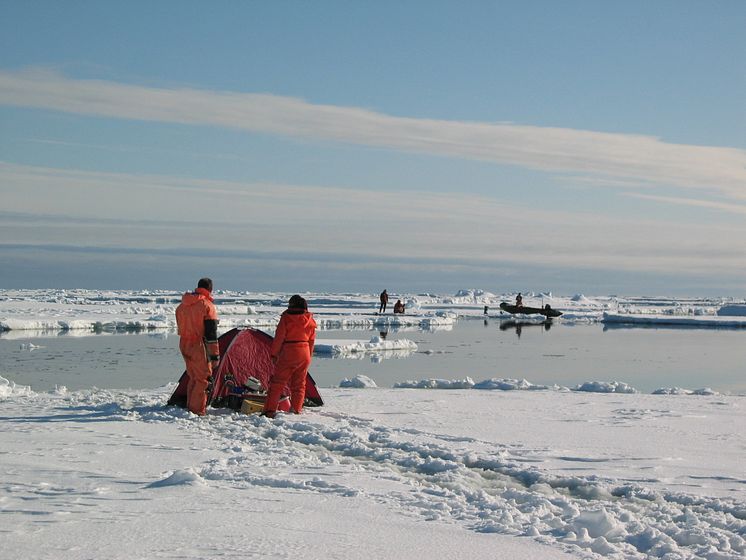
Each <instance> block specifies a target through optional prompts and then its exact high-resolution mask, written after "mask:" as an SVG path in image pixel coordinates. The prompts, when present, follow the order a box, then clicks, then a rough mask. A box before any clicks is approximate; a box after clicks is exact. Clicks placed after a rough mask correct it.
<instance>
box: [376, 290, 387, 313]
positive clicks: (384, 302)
mask: <svg viewBox="0 0 746 560" xmlns="http://www.w3.org/2000/svg"><path fill="white" fill-rule="evenodd" d="M380 297H381V305H380V306H379V307H378V312H379V313H386V305H387V304H388V302H389V294H388V292H386V290H384V291H382V292H381V296H380Z"/></svg>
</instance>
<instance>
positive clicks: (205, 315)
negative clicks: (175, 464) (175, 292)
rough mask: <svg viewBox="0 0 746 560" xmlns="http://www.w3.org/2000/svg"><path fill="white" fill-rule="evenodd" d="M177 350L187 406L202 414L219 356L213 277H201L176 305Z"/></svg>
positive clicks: (205, 407) (192, 410) (205, 408)
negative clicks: (183, 365)
mask: <svg viewBox="0 0 746 560" xmlns="http://www.w3.org/2000/svg"><path fill="white" fill-rule="evenodd" d="M176 326H177V328H178V332H179V337H180V339H179V350H181V355H182V357H183V358H184V362H185V363H186V371H187V378H188V380H189V382H188V384H187V408H189V410H190V411H191V412H193V413H194V414H197V415H199V416H204V415H205V414H206V412H207V386H208V384H209V381H210V376H211V375H212V370H213V369H214V368H215V367H217V364H218V360H220V349H219V346H218V313H217V311H216V310H215V304H214V303H213V302H212V280H210V279H209V278H202V279H200V281H199V282H198V283H197V289H196V290H194V291H193V292H187V293H185V294H184V295H183V296H182V298H181V303H180V304H179V306H178V307H177V308H176Z"/></svg>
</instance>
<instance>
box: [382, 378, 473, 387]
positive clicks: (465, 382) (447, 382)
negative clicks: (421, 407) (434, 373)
mask: <svg viewBox="0 0 746 560" xmlns="http://www.w3.org/2000/svg"><path fill="white" fill-rule="evenodd" d="M473 386H474V380H473V379H472V378H471V377H467V378H465V379H421V380H419V381H402V382H401V383H394V389H471V388H472V387H473Z"/></svg>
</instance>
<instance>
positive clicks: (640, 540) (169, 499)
mask: <svg viewBox="0 0 746 560" xmlns="http://www.w3.org/2000/svg"><path fill="white" fill-rule="evenodd" d="M172 388H173V387H172V386H170V387H165V388H163V389H160V390H156V391H102V390H90V391H79V392H67V391H64V390H60V391H56V392H51V393H35V392H33V391H30V390H28V389H27V388H22V387H18V386H15V385H13V384H11V383H8V382H5V383H2V384H0V395H1V397H0V398H2V401H1V402H2V429H1V430H0V445H1V446H2V450H3V451H2V453H3V460H2V474H3V476H2V481H1V482H0V508H1V509H0V512H2V515H3V533H4V536H3V538H2V540H3V550H4V556H6V557H8V558H21V557H33V558H59V557H62V556H64V557H65V558H71V559H78V558H102V557H107V558H153V557H159V556H163V557H174V556H178V557H180V558H204V557H218V556H233V557H246V558H251V557H255V556H262V557H265V558H284V557H286V556H287V555H289V554H290V552H291V551H292V555H293V556H294V557H298V558H318V557H320V556H323V557H330V558H405V559H407V558H412V559H414V558H422V557H423V556H425V555H427V556H432V557H437V558H440V557H444V556H453V557H459V558H463V557H470V558H495V557H500V558H562V557H565V556H567V557H589V556H595V555H599V556H604V557H609V558H666V559H671V558H681V559H689V558H708V559H709V558H718V559H735V558H742V557H743V555H744V554H746V541H744V535H745V534H746V479H745V478H744V471H743V450H744V448H745V446H746V439H745V438H746V436H744V433H743V432H744V430H743V429H742V427H743V426H744V425H746V407H744V406H743V402H742V401H743V398H742V397H723V396H700V397H691V396H681V395H640V394H599V393H581V392H575V391H498V392H494V391H474V390H468V389H467V390H448V391H439V390H436V391H433V390H411V389H380V388H371V387H368V388H366V389H365V390H361V389H345V388H336V389H334V388H326V389H324V390H323V394H324V397H325V399H326V402H327V405H326V406H325V407H322V408H319V409H307V410H306V411H304V414H302V415H301V416H292V415H280V416H278V418H276V419H275V420H273V421H270V420H268V419H265V418H261V417H258V416H245V415H241V414H238V413H226V412H225V411H222V410H212V411H211V413H210V414H209V415H208V416H207V417H204V418H198V417H195V416H193V415H191V414H189V413H187V412H185V411H183V410H181V409H174V408H164V407H163V403H164V402H165V400H166V398H167V396H168V394H169V393H170V391H171V389H172ZM322 551H323V552H322Z"/></svg>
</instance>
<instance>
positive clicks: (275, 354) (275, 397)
mask: <svg viewBox="0 0 746 560" xmlns="http://www.w3.org/2000/svg"><path fill="white" fill-rule="evenodd" d="M315 342H316V321H315V320H314V318H313V315H312V314H311V313H309V312H308V311H305V310H301V309H288V310H287V311H285V312H284V313H283V314H282V316H281V317H280V322H279V324H278V325H277V331H276V332H275V339H274V341H272V361H274V362H275V373H274V375H273V376H272V380H271V381H270V384H269V391H268V393H267V400H266V401H265V403H264V411H265V412H269V413H273V412H276V411H277V403H278V402H279V400H280V396H281V395H282V391H283V390H284V389H285V387H286V386H288V387H289V388H290V409H291V410H292V411H293V412H295V413H298V414H300V411H301V410H303V401H304V400H305V398H306V376H307V375H308V366H310V365H311V356H313V345H314V344H315Z"/></svg>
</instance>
